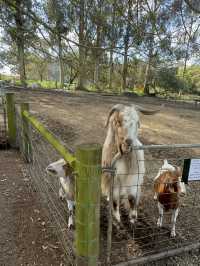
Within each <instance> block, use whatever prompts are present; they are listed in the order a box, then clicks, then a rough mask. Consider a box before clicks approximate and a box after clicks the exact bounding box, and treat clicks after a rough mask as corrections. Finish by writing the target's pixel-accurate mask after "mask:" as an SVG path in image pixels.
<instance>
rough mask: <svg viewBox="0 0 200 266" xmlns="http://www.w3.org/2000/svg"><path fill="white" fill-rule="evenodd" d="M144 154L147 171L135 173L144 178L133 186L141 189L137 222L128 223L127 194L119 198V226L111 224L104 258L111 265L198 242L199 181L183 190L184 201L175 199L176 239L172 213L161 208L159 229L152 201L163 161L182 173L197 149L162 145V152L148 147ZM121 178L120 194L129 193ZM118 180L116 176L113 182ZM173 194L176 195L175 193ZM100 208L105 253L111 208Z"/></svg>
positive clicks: (197, 154) (199, 154) (198, 152)
mask: <svg viewBox="0 0 200 266" xmlns="http://www.w3.org/2000/svg"><path fill="white" fill-rule="evenodd" d="M183 146H184V145H183ZM188 146H189V145H188ZM180 147H181V145H180ZM144 152H145V161H144V163H145V168H146V169H145V172H144V173H138V174H142V175H143V174H144V180H143V183H142V184H141V185H138V184H136V186H140V188H141V197H140V203H139V206H138V208H137V212H138V218H137V221H136V222H135V223H134V224H132V223H131V222H130V219H129V214H128V212H129V206H130V205H129V204H128V205H127V204H126V203H127V202H128V194H127V195H123V199H122V197H121V200H120V202H121V204H120V214H121V222H120V223H118V222H117V221H116V219H114V220H113V223H112V241H111V250H108V253H107V256H108V257H109V256H110V261H111V263H112V264H114V265H115V264H118V263H119V262H126V261H130V260H131V261H132V262H133V263H134V260H135V261H136V259H138V258H148V257H149V256H151V255H153V254H157V255H158V254H159V253H161V252H165V251H169V250H172V249H177V248H180V247H184V246H187V245H189V244H192V243H197V242H199V241H200V227H199V222H200V183H199V182H198V181H189V182H188V185H187V186H186V195H185V196H184V197H181V196H180V197H179V196H178V202H179V214H178V217H177V221H176V236H175V237H171V236H170V232H171V228H172V214H173V209H170V208H169V210H168V211H166V209H167V208H164V216H163V224H162V227H159V226H158V224H157V223H158V218H159V209H158V199H157V200H155V193H154V183H155V177H156V176H157V175H158V172H159V170H160V169H161V167H162V165H163V161H164V159H167V160H168V162H169V163H170V164H171V165H173V166H178V167H180V169H181V170H182V171H183V168H184V162H185V161H186V160H187V159H188V158H190V159H192V158H200V147H198V146H197V147H196V148H194V147H193V148H192V145H191V148H188V147H187V148H175V147H173V145H171V146H170V145H169V147H165V146H164V145H163V148H162V145H161V146H159V147H158V148H156V147H154V148H153V149H151V148H150V147H149V148H148V149H146V148H145V146H144ZM134 174H135V172H134ZM129 175H131V173H129ZM121 176H123V179H124V183H123V182H121V183H120V191H123V190H124V189H125V190H126V191H128V187H127V185H126V179H127V178H128V176H127V173H125V172H124V173H121ZM118 177H119V176H117V177H116V175H115V177H114V179H115V178H118ZM165 182H166V181H165ZM169 182H170V181H169V180H168V181H167V182H166V183H163V184H162V185H169ZM173 182H174V183H173V185H175V183H176V182H178V181H173ZM115 188H116V184H115V182H114V183H113V190H115ZM168 194H170V193H169V191H168V192H165V199H167V200H169V198H168ZM172 194H173V193H172ZM174 194H176V193H175V192H174ZM119 195H120V192H119ZM119 198H120V196H119ZM115 199H116V196H115ZM176 201H177V198H176V197H173V199H172V203H176ZM102 204H103V208H102V215H101V219H102V221H101V226H102V230H101V233H102V237H101V239H103V240H102V245H103V243H104V250H105V252H106V251H107V248H108V247H106V243H108V244H109V241H108V240H107V237H108V235H109V234H107V230H110V229H108V224H109V219H110V217H109V207H110V208H112V209H113V208H114V204H113V205H112V204H111V205H110V206H109V204H108V202H106V200H105V201H104V203H102ZM163 206H164V205H163ZM165 207H166V205H165ZM112 219H113V218H112ZM109 252H110V254H109ZM108 257H107V259H108ZM102 259H103V260H104V263H106V257H102ZM144 261H148V259H147V260H144ZM122 265H123V264H122Z"/></svg>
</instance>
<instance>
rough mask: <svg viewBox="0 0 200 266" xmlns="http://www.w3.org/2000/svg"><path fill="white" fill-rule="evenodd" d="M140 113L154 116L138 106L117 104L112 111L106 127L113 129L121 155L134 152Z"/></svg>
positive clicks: (149, 111) (151, 112)
mask: <svg viewBox="0 0 200 266" xmlns="http://www.w3.org/2000/svg"><path fill="white" fill-rule="evenodd" d="M138 111H139V112H141V113H143V114H148V115H149V114H154V113H157V112H158V111H151V110H147V109H144V108H142V107H140V106H136V105H130V106H127V105H123V104H117V105H115V106H113V108H112V109H111V110H110V112H109V115H108V118H107V123H106V126H109V127H112V129H113V132H114V137H115V143H116V145H117V150H118V152H120V153H121V154H127V153H129V152H131V151H132V145H134V142H135V139H136V138H137V136H138V128H139V126H140V122H139V115H138Z"/></svg>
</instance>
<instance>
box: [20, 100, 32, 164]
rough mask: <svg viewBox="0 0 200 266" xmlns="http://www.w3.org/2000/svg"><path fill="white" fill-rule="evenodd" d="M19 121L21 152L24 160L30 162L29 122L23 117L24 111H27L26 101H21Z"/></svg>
mask: <svg viewBox="0 0 200 266" xmlns="http://www.w3.org/2000/svg"><path fill="white" fill-rule="evenodd" d="M20 107H21V118H22V119H21V121H22V153H23V155H24V159H25V161H26V162H31V159H32V148H31V142H30V130H29V123H28V121H27V120H26V118H25V117H24V111H29V104H28V103H21V106H20Z"/></svg>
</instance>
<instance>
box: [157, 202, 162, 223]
mask: <svg viewBox="0 0 200 266" xmlns="http://www.w3.org/2000/svg"><path fill="white" fill-rule="evenodd" d="M158 211H159V217H158V221H157V226H158V227H162V223H163V206H162V205H161V204H160V202H158Z"/></svg>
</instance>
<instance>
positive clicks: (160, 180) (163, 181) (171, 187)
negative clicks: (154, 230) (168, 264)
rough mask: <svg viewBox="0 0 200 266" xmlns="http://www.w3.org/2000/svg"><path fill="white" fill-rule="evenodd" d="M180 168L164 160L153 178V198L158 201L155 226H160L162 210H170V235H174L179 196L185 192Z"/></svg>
mask: <svg viewBox="0 0 200 266" xmlns="http://www.w3.org/2000/svg"><path fill="white" fill-rule="evenodd" d="M181 175H182V173H181V169H180V168H179V167H177V166H173V165H171V164H169V163H168V161H167V160H164V164H163V165H162V167H161V169H160V170H159V172H158V174H157V176H156V177H155V178H154V192H155V195H154V199H155V200H157V201H158V211H159V218H158V221H157V226H158V227H162V223H163V213H164V211H169V210H172V217H171V223H172V228H171V237H175V236H176V231H175V224H176V219H177V216H178V213H179V197H180V196H184V195H185V194H186V189H185V184H184V183H183V182H181Z"/></svg>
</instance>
